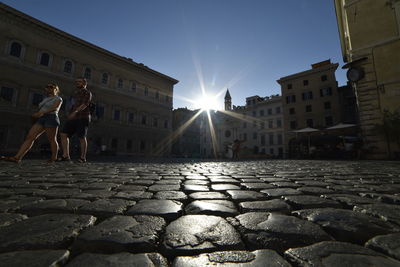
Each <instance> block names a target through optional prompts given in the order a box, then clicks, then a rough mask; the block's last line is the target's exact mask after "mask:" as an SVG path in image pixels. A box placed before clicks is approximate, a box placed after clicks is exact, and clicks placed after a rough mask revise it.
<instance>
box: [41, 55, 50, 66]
mask: <svg viewBox="0 0 400 267" xmlns="http://www.w3.org/2000/svg"><path fill="white" fill-rule="evenodd" d="M39 64H40V65H43V66H49V64H50V55H49V54H48V53H42V54H41V55H40V61H39Z"/></svg>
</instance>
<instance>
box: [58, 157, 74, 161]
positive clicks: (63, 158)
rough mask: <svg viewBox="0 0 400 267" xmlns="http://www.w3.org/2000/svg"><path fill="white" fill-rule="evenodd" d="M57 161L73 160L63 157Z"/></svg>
mask: <svg viewBox="0 0 400 267" xmlns="http://www.w3.org/2000/svg"><path fill="white" fill-rule="evenodd" d="M57 161H68V162H70V161H71V159H70V158H68V157H61V158H58V159H57Z"/></svg>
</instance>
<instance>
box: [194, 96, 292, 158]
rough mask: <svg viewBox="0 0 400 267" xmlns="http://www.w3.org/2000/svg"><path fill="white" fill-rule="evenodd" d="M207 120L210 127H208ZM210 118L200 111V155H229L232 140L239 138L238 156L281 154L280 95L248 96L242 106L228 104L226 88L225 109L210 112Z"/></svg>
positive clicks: (281, 120)
mask: <svg viewBox="0 0 400 267" xmlns="http://www.w3.org/2000/svg"><path fill="white" fill-rule="evenodd" d="M210 119H211V121H212V125H213V127H210V123H209V120H210ZM210 119H209V118H208V115H207V114H203V116H202V127H201V132H200V135H201V137H200V143H201V152H202V155H203V156H206V157H213V156H217V157H220V158H230V157H231V156H232V144H233V142H234V141H235V140H240V141H241V152H240V158H262V157H270V158H272V157H282V156H283V145H284V136H283V117H282V99H281V97H280V96H279V95H272V96H269V97H260V96H252V97H247V98H246V105H245V106H233V107H231V96H230V93H229V91H228V90H227V93H226V95H225V110H223V111H215V112H214V111H212V112H210ZM213 136H214V137H213ZM213 139H214V141H213Z"/></svg>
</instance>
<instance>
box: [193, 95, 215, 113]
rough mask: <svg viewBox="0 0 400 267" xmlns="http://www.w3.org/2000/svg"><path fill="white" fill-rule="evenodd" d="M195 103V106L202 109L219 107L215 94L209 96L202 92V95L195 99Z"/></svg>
mask: <svg viewBox="0 0 400 267" xmlns="http://www.w3.org/2000/svg"><path fill="white" fill-rule="evenodd" d="M195 102H196V103H195V105H196V107H197V108H200V109H202V110H206V111H207V110H210V109H214V110H218V109H219V106H220V105H219V103H218V100H217V97H216V96H210V95H207V94H204V95H203V96H202V97H200V98H199V99H198V100H196V101H195Z"/></svg>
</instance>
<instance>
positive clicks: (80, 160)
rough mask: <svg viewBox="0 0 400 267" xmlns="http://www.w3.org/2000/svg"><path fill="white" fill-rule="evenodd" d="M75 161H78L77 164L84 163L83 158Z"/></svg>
mask: <svg viewBox="0 0 400 267" xmlns="http://www.w3.org/2000/svg"><path fill="white" fill-rule="evenodd" d="M77 161H78V162H79V163H86V159H84V158H79V159H78V160H77Z"/></svg>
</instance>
